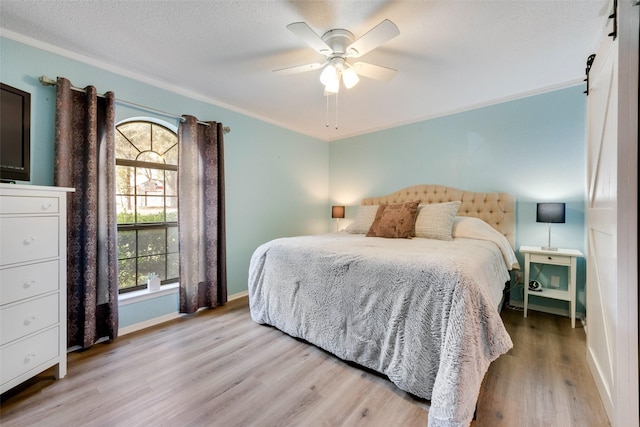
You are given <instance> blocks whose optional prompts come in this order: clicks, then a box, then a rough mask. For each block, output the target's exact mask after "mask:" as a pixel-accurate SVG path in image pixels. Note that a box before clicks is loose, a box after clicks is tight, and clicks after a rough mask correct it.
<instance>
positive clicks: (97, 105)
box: [55, 77, 118, 348]
mask: <svg viewBox="0 0 640 427" xmlns="http://www.w3.org/2000/svg"><path fill="white" fill-rule="evenodd" d="M114 101H115V97H114V95H113V93H111V92H109V93H107V94H105V95H104V96H103V97H102V96H101V97H98V95H97V92H96V88H95V87H93V86H88V87H87V88H85V89H84V91H78V90H74V89H73V88H72V86H71V83H70V82H69V80H67V79H65V78H61V77H59V78H58V80H57V84H56V141H55V148H56V155H55V159H56V160H55V185H57V186H61V187H72V188H75V190H76V191H75V192H74V193H71V194H70V197H68V218H67V221H68V224H67V226H68V229H67V230H68V233H67V244H68V259H67V269H68V273H67V301H68V304H67V329H68V335H67V342H68V346H69V347H73V346H81V347H82V348H88V347H90V346H92V345H93V344H94V343H95V342H96V341H97V340H98V339H99V338H103V337H108V338H110V339H114V338H116V336H117V334H118V281H117V264H118V259H117V253H116V233H117V229H116V216H115V194H114V192H115V181H114V180H115V150H114V147H115V134H114V132H115V107H114Z"/></svg>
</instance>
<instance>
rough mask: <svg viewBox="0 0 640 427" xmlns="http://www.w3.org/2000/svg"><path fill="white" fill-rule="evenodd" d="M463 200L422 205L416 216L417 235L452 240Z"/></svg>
mask: <svg viewBox="0 0 640 427" xmlns="http://www.w3.org/2000/svg"><path fill="white" fill-rule="evenodd" d="M461 204H462V202H446V203H433V204H430V205H421V206H420V208H419V209H418V216H417V218H416V226H415V236H416V237H424V238H427V239H438V240H452V237H451V232H452V229H453V221H454V219H455V217H456V213H457V212H458V209H460V205H461Z"/></svg>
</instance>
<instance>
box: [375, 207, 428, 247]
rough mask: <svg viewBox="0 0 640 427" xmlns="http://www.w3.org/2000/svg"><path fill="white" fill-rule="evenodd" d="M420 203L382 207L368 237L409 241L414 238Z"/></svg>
mask: <svg viewBox="0 0 640 427" xmlns="http://www.w3.org/2000/svg"><path fill="white" fill-rule="evenodd" d="M418 203H419V202H417V201H416V202H407V203H401V204H397V205H380V207H379V208H378V212H377V213H376V219H374V220H373V224H371V228H370V229H369V232H368V233H367V237H386V238H390V239H408V238H411V237H412V236H413V227H414V225H415V223H416V215H417V213H418Z"/></svg>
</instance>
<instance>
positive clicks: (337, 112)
mask: <svg viewBox="0 0 640 427" xmlns="http://www.w3.org/2000/svg"><path fill="white" fill-rule="evenodd" d="M336 129H338V94H337V93H336Z"/></svg>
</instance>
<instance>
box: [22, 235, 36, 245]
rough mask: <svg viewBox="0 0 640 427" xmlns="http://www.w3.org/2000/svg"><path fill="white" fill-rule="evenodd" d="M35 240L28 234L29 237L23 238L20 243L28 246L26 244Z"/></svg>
mask: <svg viewBox="0 0 640 427" xmlns="http://www.w3.org/2000/svg"><path fill="white" fill-rule="evenodd" d="M35 241H36V239H35V237H33V236H30V237H27V238H26V239H24V240H23V241H22V244H23V245H25V246H28V245H30V244H32V243H33V242H35Z"/></svg>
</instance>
